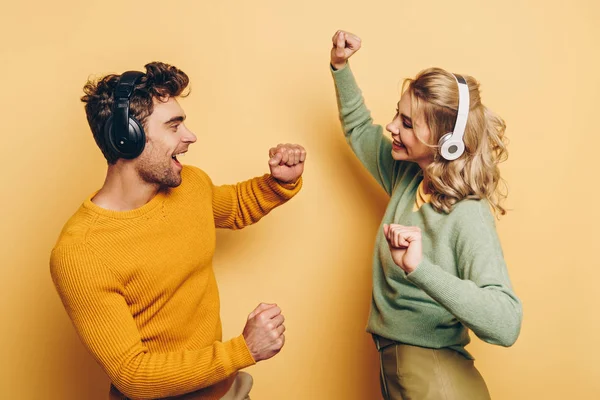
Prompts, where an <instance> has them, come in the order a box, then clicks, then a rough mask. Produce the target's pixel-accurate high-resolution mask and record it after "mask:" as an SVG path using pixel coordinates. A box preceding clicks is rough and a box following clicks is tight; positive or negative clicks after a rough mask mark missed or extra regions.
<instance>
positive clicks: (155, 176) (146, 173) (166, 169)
mask: <svg viewBox="0 0 600 400" xmlns="http://www.w3.org/2000/svg"><path fill="white" fill-rule="evenodd" d="M137 172H138V174H139V176H140V178H142V180H144V181H145V182H147V183H151V184H157V185H159V186H160V187H161V188H174V187H177V186H179V185H181V175H180V174H178V173H177V172H175V171H173V167H172V166H171V160H170V159H169V161H167V162H166V163H165V162H156V161H155V162H152V161H151V160H147V159H146V160H140V163H139V164H138V168H137Z"/></svg>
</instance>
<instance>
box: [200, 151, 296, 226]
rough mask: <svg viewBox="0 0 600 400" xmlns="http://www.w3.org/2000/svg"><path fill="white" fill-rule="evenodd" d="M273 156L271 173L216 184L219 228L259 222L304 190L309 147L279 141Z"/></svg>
mask: <svg viewBox="0 0 600 400" xmlns="http://www.w3.org/2000/svg"><path fill="white" fill-rule="evenodd" d="M269 157H270V159H269V168H270V169H271V174H270V175H269V174H265V175H263V176H261V177H257V178H254V179H250V180H248V181H244V182H240V183H238V184H235V185H223V186H214V185H213V186H212V189H213V200H212V205H213V213H214V218H215V226H216V227H217V228H228V229H242V228H244V227H246V226H248V225H251V224H253V223H255V222H258V221H259V220H260V219H261V218H262V217H264V216H265V215H267V214H268V213H269V212H271V210H273V209H274V208H276V207H278V206H280V205H282V204H284V203H285V202H287V201H288V200H289V199H291V198H292V197H294V196H295V195H296V194H297V193H298V192H299V191H300V189H301V188H302V173H303V172H304V161H305V160H306V150H304V148H302V147H301V146H298V145H291V144H285V145H278V146H277V147H274V148H271V149H270V150H269ZM211 185H212V184H211Z"/></svg>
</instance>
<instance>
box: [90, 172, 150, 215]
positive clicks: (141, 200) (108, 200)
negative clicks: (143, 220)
mask: <svg viewBox="0 0 600 400" xmlns="http://www.w3.org/2000/svg"><path fill="white" fill-rule="evenodd" d="M159 191H160V186H159V185H157V184H151V183H147V182H145V181H144V180H143V179H142V178H141V177H140V176H139V174H138V173H137V172H136V171H135V170H134V168H133V167H132V166H130V165H123V164H122V163H120V162H117V164H114V165H109V166H108V171H107V173H106V179H105V180H104V185H103V186H102V188H101V189H100V190H99V191H98V193H96V195H95V196H94V197H93V198H92V202H93V203H94V204H96V205H97V206H99V207H102V208H104V209H107V210H112V211H130V210H135V209H136V208H140V207H142V206H143V205H144V204H146V203H148V202H149V201H150V200H152V199H153V198H154V196H156V195H157V194H158V192H159Z"/></svg>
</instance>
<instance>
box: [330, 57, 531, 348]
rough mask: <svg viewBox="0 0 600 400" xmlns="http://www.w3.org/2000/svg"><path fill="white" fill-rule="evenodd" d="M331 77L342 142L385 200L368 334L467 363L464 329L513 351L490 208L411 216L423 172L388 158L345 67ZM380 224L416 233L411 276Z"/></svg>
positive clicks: (426, 210)
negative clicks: (445, 352) (447, 352)
mask: <svg viewBox="0 0 600 400" xmlns="http://www.w3.org/2000/svg"><path fill="white" fill-rule="evenodd" d="M332 73H333V77H334V81H335V86H336V92H337V97H338V106H339V109H340V119H341V121H342V126H343V128H344V133H345V135H346V139H347V141H348V143H349V144H350V146H351V147H352V150H353V151H354V153H355V154H356V155H357V157H358V158H359V159H360V161H361V162H362V164H363V165H364V166H365V167H366V169H367V170H368V171H369V172H370V173H371V175H372V176H373V177H374V178H375V179H376V180H377V182H378V183H379V184H380V185H381V186H382V187H383V188H384V190H385V191H386V192H387V193H388V194H389V195H390V201H389V204H388V206H387V209H386V212H385V215H384V217H383V220H382V224H381V226H380V227H379V230H378V233H377V239H376V244H375V252H374V255H373V297H372V303H371V311H370V315H369V322H368V325H367V331H368V332H371V333H375V334H377V335H380V336H383V337H386V338H388V339H393V340H397V341H399V342H403V343H407V344H412V345H416V346H422V347H428V348H443V347H447V348H452V349H455V350H457V351H459V352H461V353H463V354H464V355H465V356H467V357H471V355H470V354H469V353H468V352H467V351H466V350H465V346H466V345H467V344H468V343H469V340H470V339H469V335H468V329H471V330H472V331H473V332H474V333H475V334H476V335H477V336H478V337H480V338H481V339H482V340H484V341H486V342H489V343H493V344H498V345H503V346H509V345H511V344H512V343H514V341H515V340H516V338H517V336H518V335H519V331H520V328H521V319H522V309H521V303H520V301H519V299H518V298H517V297H516V296H515V294H514V293H513V290H512V288H511V284H510V280H509V278H508V273H507V269H506V264H505V262H504V257H503V254H502V248H501V246H500V241H499V238H498V236H497V233H496V227H495V223H494V217H493V215H492V214H491V212H490V207H489V203H488V202H487V201H476V200H463V201H461V202H459V203H458V204H457V205H456V206H455V208H454V209H453V211H452V212H451V213H450V214H442V213H437V212H436V211H435V210H434V209H433V208H432V207H431V205H430V204H422V205H421V206H420V207H419V208H418V210H416V211H414V212H413V208H414V207H415V199H416V195H417V190H418V189H417V188H418V186H419V184H420V183H421V182H422V181H423V173H422V171H421V169H420V168H419V166H418V165H417V164H415V163H410V162H399V161H395V160H394V159H393V158H392V155H391V153H392V144H391V140H390V139H389V138H387V137H385V136H384V134H383V128H382V127H381V126H380V125H375V124H373V120H372V119H371V115H370V112H369V110H368V109H367V108H366V106H365V104H364V101H363V98H362V94H361V91H360V89H359V88H358V86H357V84H356V81H355V79H354V76H353V74H352V71H351V70H350V67H349V66H346V67H345V68H342V69H340V70H338V71H333V72H332ZM384 223H386V224H391V223H393V224H400V225H405V226H418V227H420V228H421V231H422V242H423V261H422V262H421V264H420V265H419V266H418V267H417V269H416V270H415V271H413V272H412V273H411V274H409V275H406V274H405V273H404V271H402V269H400V267H398V266H397V265H396V264H395V263H394V261H393V260H392V257H391V255H390V250H389V247H388V244H387V241H386V239H385V236H384V234H383V224H384Z"/></svg>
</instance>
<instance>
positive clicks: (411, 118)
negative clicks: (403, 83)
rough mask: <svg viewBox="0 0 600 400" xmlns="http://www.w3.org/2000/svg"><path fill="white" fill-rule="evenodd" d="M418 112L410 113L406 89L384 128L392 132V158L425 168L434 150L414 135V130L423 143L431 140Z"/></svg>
mask: <svg viewBox="0 0 600 400" xmlns="http://www.w3.org/2000/svg"><path fill="white" fill-rule="evenodd" d="M419 114H420V115H412V111H411V97H410V94H409V93H408V91H406V92H404V94H403V95H402V97H401V98H400V102H399V103H398V105H397V109H396V115H395V116H394V119H393V120H392V121H391V122H390V123H389V124H387V125H386V127H385V128H386V130H387V131H388V132H390V133H391V134H392V140H393V142H392V157H393V158H394V160H398V161H412V162H416V163H417V164H419V166H420V167H421V169H425V167H427V165H429V164H431V163H432V162H433V158H434V154H435V151H436V150H435V148H431V147H428V146H426V145H425V144H423V143H421V141H420V140H419V139H418V138H417V136H416V135H415V131H416V132H417V133H418V134H419V136H420V138H421V139H422V140H423V141H424V142H425V143H429V142H430V140H431V131H430V130H429V127H428V126H427V124H426V123H425V118H424V117H423V115H422V113H419Z"/></svg>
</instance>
